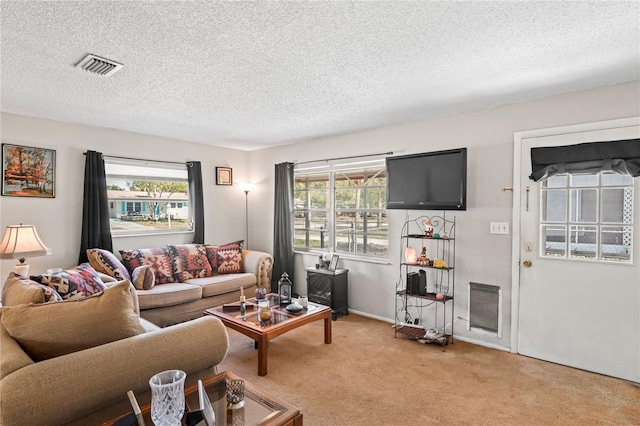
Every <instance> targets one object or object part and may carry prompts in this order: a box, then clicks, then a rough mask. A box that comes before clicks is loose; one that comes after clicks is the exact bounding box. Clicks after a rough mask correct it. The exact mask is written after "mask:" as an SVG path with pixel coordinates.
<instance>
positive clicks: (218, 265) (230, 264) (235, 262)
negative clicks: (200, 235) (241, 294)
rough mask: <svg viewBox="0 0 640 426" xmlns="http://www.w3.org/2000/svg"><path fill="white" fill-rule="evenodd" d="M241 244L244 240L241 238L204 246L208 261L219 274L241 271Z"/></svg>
mask: <svg viewBox="0 0 640 426" xmlns="http://www.w3.org/2000/svg"><path fill="white" fill-rule="evenodd" d="M243 245H244V241H242V240H241V241H235V242H233V243H229V244H223V245H221V246H206V250H207V257H208V258H209V263H211V266H212V267H213V268H214V269H215V270H216V271H217V273H218V274H220V275H224V274H237V273H240V272H242V271H243V263H242V246H243Z"/></svg>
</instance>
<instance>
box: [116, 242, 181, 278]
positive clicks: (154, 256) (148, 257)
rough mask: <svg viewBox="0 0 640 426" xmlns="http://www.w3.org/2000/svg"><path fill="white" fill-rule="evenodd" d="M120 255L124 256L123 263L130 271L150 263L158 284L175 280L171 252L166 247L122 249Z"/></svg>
mask: <svg viewBox="0 0 640 426" xmlns="http://www.w3.org/2000/svg"><path fill="white" fill-rule="evenodd" d="M120 256H121V257H122V263H124V266H126V267H127V269H128V270H129V272H130V273H131V272H133V270H134V269H136V268H137V267H138V266H142V265H149V266H151V269H153V274H154V275H155V276H156V284H166V283H172V282H175V280H174V279H173V268H172V266H171V256H169V252H168V251H167V249H166V248H165V247H154V248H150V249H131V250H120Z"/></svg>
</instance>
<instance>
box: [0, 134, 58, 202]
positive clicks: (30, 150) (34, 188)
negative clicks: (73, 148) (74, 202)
mask: <svg viewBox="0 0 640 426" xmlns="http://www.w3.org/2000/svg"><path fill="white" fill-rule="evenodd" d="M55 189H56V151H55V150H53V149H45V148H36V147H31V146H24V145H15V144H10V143H3V144H2V195H6V196H11V197H38V198H55V196H56V193H55Z"/></svg>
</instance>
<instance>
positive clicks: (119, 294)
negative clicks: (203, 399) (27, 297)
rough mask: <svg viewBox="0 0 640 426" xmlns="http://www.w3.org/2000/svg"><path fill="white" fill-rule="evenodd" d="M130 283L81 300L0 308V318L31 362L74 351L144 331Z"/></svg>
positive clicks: (124, 283) (126, 282)
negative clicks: (133, 299) (130, 289)
mask: <svg viewBox="0 0 640 426" xmlns="http://www.w3.org/2000/svg"><path fill="white" fill-rule="evenodd" d="M130 286H131V283H130V282H129V281H123V282H121V283H119V284H116V285H114V286H113V287H109V288H107V289H105V290H104V291H103V292H101V293H98V294H94V295H92V296H89V297H86V298H84V299H77V300H68V301H62V302H56V303H45V304H28V305H18V306H10V307H3V308H2V316H1V319H0V321H1V322H2V325H3V326H4V328H5V329H6V330H7V333H9V335H10V336H11V337H13V338H14V339H15V340H16V341H18V343H20V346H22V348H23V349H24V351H25V352H26V353H27V354H28V355H29V356H30V357H31V358H32V359H33V360H34V361H42V360H45V359H49V358H54V357H57V356H60V355H64V354H68V353H72V352H77V351H80V350H83V349H87V348H91V347H94V346H98V345H102V344H105V343H109V342H113V341H116V340H120V339H124V338H127V337H131V336H135V335H137V334H141V333H143V332H144V328H143V327H142V326H141V325H140V321H139V318H138V316H137V315H136V314H135V312H134V308H133V302H132V300H131V294H130V292H129V287H130ZM69 368H73V366H69Z"/></svg>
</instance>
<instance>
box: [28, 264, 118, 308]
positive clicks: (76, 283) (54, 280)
mask: <svg viewBox="0 0 640 426" xmlns="http://www.w3.org/2000/svg"><path fill="white" fill-rule="evenodd" d="M31 279H32V280H33V281H35V282H37V283H40V284H42V285H46V286H49V287H51V288H52V289H54V290H55V291H56V292H57V293H58V294H59V295H60V297H62V299H63V300H73V299H82V298H84V297H87V296H91V295H92V294H96V293H100V292H101V291H104V289H105V288H106V286H105V285H104V283H103V282H102V280H101V279H100V276H99V275H98V273H97V272H96V270H95V269H93V268H92V267H91V265H89V264H88V263H83V264H81V265H79V266H77V267H76V268H74V269H67V270H64V271H61V272H56V273H53V274H41V275H32V276H31Z"/></svg>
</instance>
